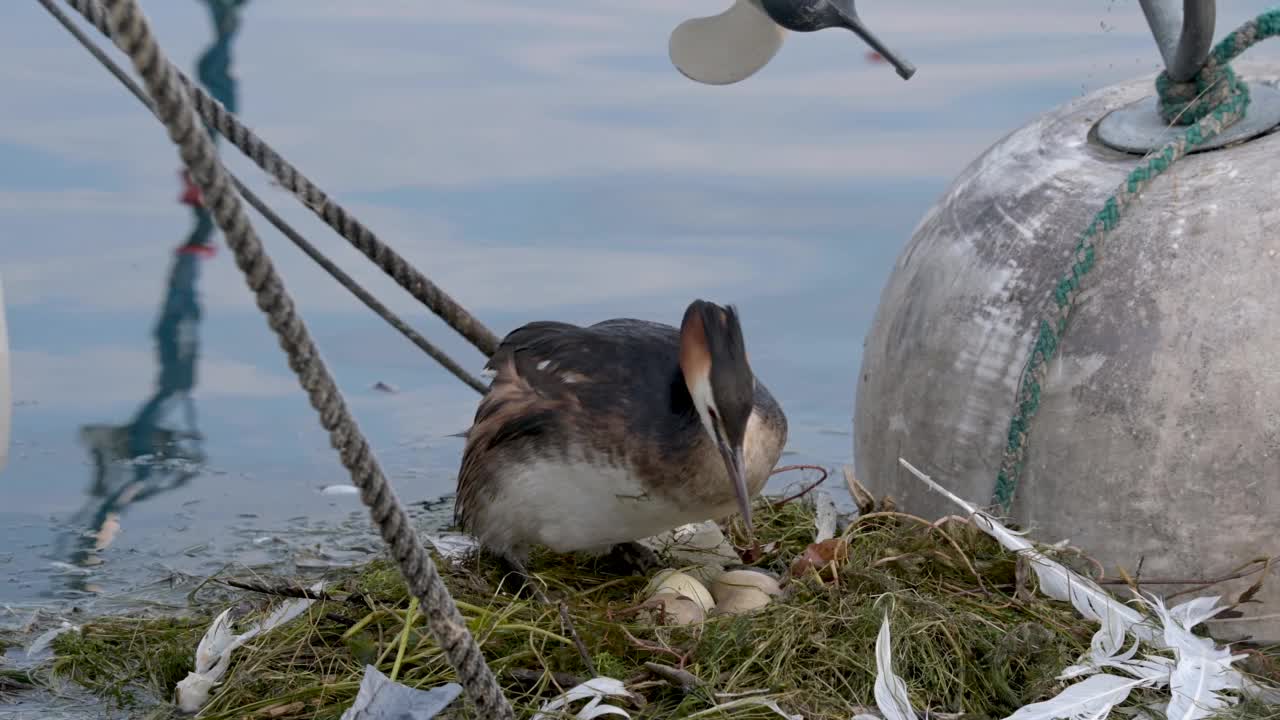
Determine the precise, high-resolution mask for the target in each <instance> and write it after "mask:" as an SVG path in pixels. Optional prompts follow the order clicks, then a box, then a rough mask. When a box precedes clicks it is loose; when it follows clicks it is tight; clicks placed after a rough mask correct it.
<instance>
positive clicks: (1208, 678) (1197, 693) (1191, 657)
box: [1142, 596, 1245, 720]
mask: <svg viewBox="0 0 1280 720" xmlns="http://www.w3.org/2000/svg"><path fill="white" fill-rule="evenodd" d="M1142 599H1143V601H1144V602H1146V603H1147V604H1148V605H1149V606H1150V607H1151V608H1152V609H1153V610H1154V611H1155V613H1156V615H1157V616H1159V618H1160V620H1161V623H1162V624H1163V625H1164V636H1163V639H1164V643H1165V645H1167V646H1168V647H1170V648H1171V649H1172V650H1173V653H1174V658H1175V660H1174V663H1175V664H1174V667H1173V669H1172V672H1171V673H1170V675H1169V694H1170V695H1171V696H1172V697H1171V698H1170V700H1169V704H1168V706H1167V707H1166V709H1165V717H1166V718H1167V720H1201V719H1202V718H1206V717H1209V716H1210V715H1213V714H1215V713H1216V712H1217V711H1219V710H1221V709H1223V708H1226V707H1229V706H1231V705H1234V704H1235V703H1236V702H1238V700H1239V698H1237V697H1235V696H1233V695H1224V694H1222V691H1224V690H1241V689H1243V687H1244V676H1243V675H1241V674H1240V671H1238V670H1236V669H1235V668H1233V667H1231V664H1232V663H1234V662H1235V661H1237V660H1241V659H1243V658H1244V657H1245V656H1244V655H1232V654H1231V651H1230V650H1229V649H1228V648H1219V647H1218V646H1217V645H1216V644H1215V643H1214V642H1213V640H1212V639H1211V638H1206V637H1200V636H1198V635H1195V634H1194V633H1192V632H1191V628H1193V627H1195V626H1196V624H1198V623H1200V622H1203V621H1204V620H1207V619H1209V618H1211V617H1213V616H1214V615H1217V614H1218V613H1220V612H1222V611H1223V610H1226V609H1227V608H1226V607H1225V606H1219V605H1217V601H1218V598H1217V597H1209V598H1196V599H1194V600H1190V601H1187V602H1185V603H1182V604H1181V605H1178V606H1177V607H1174V608H1173V609H1169V608H1166V607H1165V606H1164V603H1163V602H1162V601H1161V600H1160V598H1158V597H1155V596H1151V597H1150V598H1142Z"/></svg>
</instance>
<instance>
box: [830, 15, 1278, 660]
mask: <svg viewBox="0 0 1280 720" xmlns="http://www.w3.org/2000/svg"><path fill="white" fill-rule="evenodd" d="M1179 4H1180V3H1179ZM1201 4H1204V3H1201ZM1208 4H1209V5H1212V3H1208ZM1157 5H1159V7H1157ZM1144 9H1145V10H1147V11H1148V12H1147V17H1148V20H1149V21H1150V22H1151V25H1152V30H1153V33H1154V34H1155V36H1156V39H1157V42H1158V43H1160V46H1161V48H1162V51H1164V57H1165V60H1166V64H1167V65H1168V66H1169V68H1170V70H1171V71H1172V70H1173V69H1175V68H1174V66H1175V65H1176V64H1177V63H1183V65H1184V66H1183V67H1181V71H1186V67H1185V64H1186V63H1187V62H1190V63H1191V75H1194V74H1195V71H1196V68H1198V67H1200V63H1203V62H1204V58H1205V53H1207V52H1208V47H1209V43H1206V42H1203V37H1200V40H1199V41H1198V46H1199V47H1201V48H1202V49H1201V50H1200V54H1199V56H1198V58H1197V57H1195V53H1194V52H1191V51H1187V50H1180V49H1179V48H1178V47H1176V46H1177V45H1178V43H1179V42H1182V43H1191V44H1192V45H1196V44H1197V43H1196V42H1192V40H1195V37H1194V36H1197V35H1199V36H1203V35H1204V33H1205V32H1206V30H1205V28H1204V26H1203V25H1200V26H1198V27H1192V26H1190V25H1188V24H1190V23H1192V22H1203V21H1204V20H1203V18H1200V19H1193V18H1191V17H1190V16H1188V17H1187V18H1186V20H1187V23H1188V24H1184V23H1182V18H1181V16H1180V15H1178V14H1176V13H1173V14H1174V15H1175V17H1174V20H1177V22H1176V23H1174V22H1169V17H1170V12H1171V11H1169V7H1168V4H1167V3H1156V2H1154V1H1152V2H1144ZM1157 11H1163V12H1164V15H1161V13H1160V12H1157ZM1212 21H1213V19H1212V12H1210V13H1209V19H1208V29H1207V33H1208V35H1210V36H1212V33H1213V28H1212ZM1171 28H1172V29H1171ZM1178 30H1181V37H1180V38H1179V37H1178V36H1177V31H1178ZM1171 33H1173V35H1172V38H1173V39H1172V41H1170V37H1171ZM1189 37H1190V39H1189ZM1171 43H1172V44H1171ZM1188 54H1189V55H1190V56H1191V59H1190V61H1188V60H1187V57H1188ZM1232 65H1233V66H1234V69H1235V72H1236V74H1237V75H1238V76H1239V77H1240V78H1241V79H1243V80H1244V81H1246V83H1247V85H1248V87H1249V89H1250V93H1251V97H1252V98H1253V100H1254V102H1253V103H1251V105H1250V106H1249V109H1248V111H1247V114H1246V117H1245V119H1244V120H1241V121H1240V123H1247V124H1244V125H1241V126H1240V127H1239V128H1237V129H1236V130H1235V131H1234V132H1235V133H1236V135H1235V137H1234V138H1232V140H1233V142H1234V143H1235V144H1226V145H1222V144H1218V145H1216V146H1215V145H1214V144H1212V143H1208V144H1206V146H1205V147H1203V148H1199V150H1202V151H1199V152H1195V153H1193V154H1189V155H1187V156H1186V157H1185V158H1183V159H1181V160H1180V161H1178V162H1177V163H1176V164H1174V165H1173V166H1172V167H1171V168H1170V169H1169V170H1168V171H1166V172H1165V173H1164V174H1163V175H1162V176H1160V177H1159V178H1158V179H1157V180H1156V181H1154V182H1152V183H1151V184H1150V185H1149V186H1148V187H1147V188H1146V189H1145V191H1144V192H1143V194H1142V195H1141V197H1140V199H1139V201H1138V202H1137V203H1135V204H1133V205H1132V206H1129V207H1127V208H1125V210H1124V216H1123V219H1122V221H1121V222H1119V224H1118V225H1117V226H1116V227H1115V228H1114V229H1113V230H1112V231H1111V232H1110V233H1108V236H1107V239H1106V241H1105V244H1104V245H1103V246H1101V248H1100V250H1099V252H1098V254H1097V258H1096V264H1095V266H1094V267H1093V269H1092V270H1091V272H1090V273H1089V276H1088V279H1087V280H1086V281H1085V282H1084V284H1083V291H1082V293H1081V294H1080V295H1079V296H1078V300H1077V304H1076V306H1075V311H1074V315H1073V317H1072V319H1071V321H1070V324H1069V326H1068V329H1067V330H1066V331H1065V334H1064V336H1063V338H1062V340H1061V342H1060V343H1059V344H1058V346H1057V351H1056V353H1057V354H1056V356H1055V357H1053V359H1052V360H1051V362H1050V363H1049V364H1048V365H1047V366H1046V368H1047V375H1046V376H1045V379H1044V382H1043V385H1042V391H1041V396H1040V403H1039V410H1038V413H1037V414H1036V417H1035V420H1034V422H1033V424H1032V425H1031V427H1030V431H1029V433H1028V435H1027V437H1028V438H1029V441H1028V443H1027V445H1026V454H1025V464H1024V465H1023V466H1022V470H1021V473H1020V477H1019V480H1018V483H1017V488H1016V494H1015V495H1014V497H1013V501H1012V505H1011V509H1010V513H1009V514H1010V516H1011V518H1012V519H1013V520H1014V521H1016V522H1018V523H1020V524H1021V525H1023V526H1024V527H1026V528H1028V529H1029V530H1030V531H1031V533H1032V536H1033V537H1034V538H1035V539H1037V540H1040V541H1043V542H1055V541H1058V540H1068V541H1069V542H1070V543H1071V545H1073V546H1076V547H1079V548H1081V549H1083V550H1084V551H1085V552H1086V553H1088V554H1089V555H1091V556H1093V557H1095V558H1097V559H1098V560H1099V561H1101V562H1102V563H1103V565H1104V566H1105V568H1106V571H1107V573H1108V575H1109V576H1110V577H1116V572H1117V569H1118V568H1120V567H1124V568H1125V569H1127V570H1128V571H1129V572H1130V573H1133V572H1134V571H1136V570H1137V568H1138V567H1139V566H1141V577H1142V579H1144V587H1145V588H1146V589H1148V590H1150V591H1153V592H1158V593H1168V592H1174V591H1179V590H1185V589H1187V587H1188V586H1187V585H1185V584H1180V585H1172V584H1155V583H1154V581H1158V580H1188V579H1197V578H1216V577H1220V576H1223V575H1227V574H1229V573H1231V572H1232V571H1233V570H1235V569H1236V568H1237V567H1238V566H1240V565H1243V564H1245V563H1247V562H1248V561H1250V560H1252V559H1254V558H1257V557H1260V556H1275V555H1280V359H1278V358H1280V320H1278V319H1280V207H1278V206H1277V201H1276V198H1277V197H1280V134H1277V133H1276V132H1275V129H1276V126H1277V125H1278V124H1280V103H1278V102H1273V101H1275V100H1276V98H1280V92H1277V90H1276V86H1277V84H1278V82H1280V64H1276V63H1257V62H1253V63H1251V62H1248V61H1247V60H1240V61H1236V62H1234V63H1232ZM1154 79H1155V78H1154V77H1151V76H1149V77H1143V78H1138V79H1135V80H1131V81H1128V82H1123V83H1120V84H1117V85H1113V86H1110V87H1107V88H1103V89H1101V90H1098V91H1096V92H1093V93H1091V94H1089V95H1087V96H1085V97H1082V98H1079V99H1076V100H1073V101H1071V102H1068V103H1066V104H1065V105H1062V106H1060V107H1058V108H1056V109H1054V110H1052V111H1050V112H1048V113H1045V114H1044V115H1042V116H1040V117H1039V118H1037V119H1035V120H1034V121H1032V122H1030V123H1029V124H1027V125H1026V126H1024V127H1022V128H1020V129H1018V130H1016V131H1014V132H1012V133H1010V134H1009V135H1008V136H1006V137H1005V138H1004V139H1002V140H1001V141H999V142H998V143H996V144H995V145H993V146H992V147H991V148H989V149H988V150H987V151H986V152H985V153H984V154H983V155H982V156H980V157H979V158H977V159H976V160H975V161H974V162H973V163H972V164H971V165H970V166H969V167H968V168H966V169H965V170H964V171H963V172H962V173H961V174H960V175H959V177H957V178H956V180H955V181H954V183H953V184H952V186H951V187H950V188H949V189H948V191H947V192H946V194H945V195H944V196H943V197H942V198H941V199H940V200H939V201H938V202H937V204H936V205H935V206H934V207H933V208H932V209H931V210H930V211H929V212H928V213H927V214H926V215H925V217H924V219H923V220H922V222H921V223H920V225H919V226H918V228H917V230H916V231H915V233H914V235H913V236H912V238H911V239H910V241H909V242H908V243H907V245H906V247H905V249H904V250H903V251H902V253H901V255H900V256H899V258H898V261H897V264H896V266H895V268H894V270H893V272H892V274H891V277H890V278H889V280H888V283H887V285H886V287H885V288H884V291H883V294H882V296H881V300H880V306H879V309H878V311H877V314H876V316H875V319H874V321H873V325H872V328H871V330H870V332H869V334H868V336H867V338H866V344H865V351H864V355H863V364H862V370H861V375H860V377H859V379H858V389H857V399H856V409H855V419H854V453H855V461H856V468H857V473H858V477H859V479H860V480H861V481H862V482H864V483H865V484H866V485H868V486H869V487H871V488H872V489H873V490H874V491H875V492H877V493H885V494H891V495H893V496H894V497H895V498H896V499H897V501H898V503H899V506H900V507H902V508H904V509H905V510H906V511H908V512H912V513H917V514H920V515H924V516H926V517H940V516H942V515H946V514H950V513H952V512H954V511H955V507H954V506H953V505H951V504H950V502H949V501H948V500H946V499H944V498H942V497H940V496H938V495H936V494H934V493H932V492H931V491H929V490H928V489H926V488H925V487H924V486H922V485H921V484H919V483H918V482H917V481H916V480H915V479H914V478H911V477H910V476H909V475H908V474H907V472H906V471H905V470H903V469H902V468H900V466H899V465H898V458H899V457H902V458H905V459H906V460H908V461H910V462H911V463H912V464H914V465H916V466H917V467H919V468H920V469H921V470H923V471H924V472H926V473H929V474H931V475H932V476H933V477H934V478H935V479H937V480H939V481H940V482H942V483H943V484H945V485H946V486H948V487H949V488H951V489H952V490H954V491H955V492H956V493H957V494H958V495H961V496H963V497H965V498H967V499H970V500H973V501H975V502H976V503H977V504H979V505H987V504H988V503H990V502H991V499H992V497H993V491H994V486H995V481H996V477H997V473H998V471H999V469H1000V466H1001V461H1002V453H1003V452H1004V451H1005V449H1006V445H1007V443H1008V439H1009V437H1010V419H1011V417H1012V415H1013V413H1014V411H1015V396H1016V394H1017V392H1018V388H1019V385H1020V382H1021V375H1022V371H1023V368H1024V365H1025V364H1026V362H1027V359H1028V357H1029V356H1030V351H1031V348H1032V343H1033V341H1034V339H1035V337H1036V333H1037V327H1038V326H1039V323H1040V322H1041V320H1042V319H1043V318H1044V317H1045V315H1046V314H1047V313H1048V312H1049V310H1050V309H1051V308H1052V307H1053V303H1054V299H1053V293H1054V290H1055V288H1056V287H1057V286H1058V283H1059V281H1060V279H1061V278H1062V276H1063V273H1064V272H1065V271H1066V270H1067V268H1068V267H1069V265H1070V264H1071V261H1072V253H1073V249H1074V247H1075V244H1076V240H1077V237H1078V236H1079V235H1080V232H1081V231H1082V230H1083V229H1084V228H1085V227H1086V226H1087V225H1088V224H1089V222H1090V220H1091V219H1092V218H1093V217H1094V215H1095V213H1097V212H1098V209H1099V207H1100V206H1101V205H1102V204H1103V202H1104V201H1105V200H1106V198H1107V197H1108V196H1110V195H1111V194H1112V193H1113V192H1115V190H1116V187H1117V186H1118V184H1119V183H1120V182H1121V181H1122V180H1124V179H1125V178H1126V177H1127V176H1128V175H1129V173H1130V172H1131V171H1132V170H1133V169H1134V168H1135V167H1136V166H1137V165H1138V164H1139V162H1140V160H1141V158H1140V156H1139V155H1135V154H1133V153H1132V152H1126V151H1125V150H1136V151H1139V152H1141V151H1144V150H1149V149H1152V148H1155V147H1158V146H1159V145H1160V143H1162V142H1164V140H1165V139H1167V138H1166V137H1165V136H1163V135H1162V134H1161V133H1163V132H1164V131H1163V129H1162V128H1161V124H1160V123H1158V122H1157V123H1155V125H1156V126H1157V130H1159V131H1160V132H1157V133H1155V134H1154V135H1153V134H1150V133H1149V134H1147V135H1146V136H1144V135H1143V134H1142V133H1143V132H1144V130H1143V126H1142V123H1146V126H1145V127H1151V125H1152V120H1151V118H1150V117H1145V116H1144V115H1143V113H1144V112H1150V111H1151V108H1152V107H1153V104H1152V101H1151V100H1150V99H1149V98H1150V96H1152V94H1153V82H1154ZM1143 108H1146V110H1144V109H1143ZM1157 120H1158V119H1157ZM1117 148H1121V149H1117ZM1273 572H1274V571H1273ZM1258 577H1259V575H1258V574H1256V573H1255V574H1253V575H1250V576H1249V577H1247V578H1244V579H1240V580H1235V581H1232V582H1227V583H1223V584H1220V585H1215V586H1214V587H1212V588H1210V589H1209V590H1207V591H1205V592H1202V593H1198V594H1217V595H1221V596H1222V597H1223V599H1224V601H1226V602H1233V601H1235V599H1236V598H1237V597H1238V596H1239V594H1240V593H1241V592H1242V591H1243V590H1245V589H1246V588H1247V587H1249V586H1250V585H1251V584H1252V583H1254V582H1255V581H1256V580H1257V579H1258ZM1190 596H1193V595H1183V596H1182V598H1183V599H1185V598H1186V597H1190ZM1254 599H1255V600H1257V601H1259V602H1255V603H1250V604H1246V605H1242V606H1241V607H1240V608H1239V610H1240V611H1241V612H1242V613H1243V615H1244V617H1243V618H1236V619H1233V620H1231V621H1230V622H1229V623H1221V624H1213V623H1211V628H1212V630H1213V631H1214V632H1215V634H1216V635H1218V636H1219V637H1220V638H1222V639H1228V640H1229V639H1238V638H1242V637H1246V636H1252V637H1253V638H1254V639H1255V640H1258V641H1262V642H1276V641H1280V578H1276V577H1272V578H1270V579H1269V580H1268V581H1267V582H1266V585H1265V587H1264V589H1263V591H1262V592H1260V593H1259V594H1258V595H1256V596H1255V598H1254ZM1253 617H1256V618H1257V619H1254V620H1251V619H1249V618H1253Z"/></svg>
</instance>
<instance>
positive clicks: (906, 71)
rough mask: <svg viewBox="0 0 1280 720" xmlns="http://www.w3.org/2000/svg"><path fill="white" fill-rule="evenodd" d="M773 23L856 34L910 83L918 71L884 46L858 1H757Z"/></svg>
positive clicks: (810, 29)
mask: <svg viewBox="0 0 1280 720" xmlns="http://www.w3.org/2000/svg"><path fill="white" fill-rule="evenodd" d="M756 1H757V2H759V3H760V6H761V7H762V8H763V9H764V11H765V12H766V13H768V15H769V17H771V18H773V21H774V22H776V23H778V24H779V25H781V26H782V27H784V28H786V29H788V30H792V31H794V32H815V31H817V30H825V29H827V28H845V29H846V30H852V31H853V32H854V33H856V34H857V35H858V37H860V38H862V40H863V42H865V43H867V44H868V45H870V46H871V47H872V48H874V49H875V51H876V52H878V53H880V55H881V56H882V57H884V59H886V60H888V61H889V62H890V63H891V64H892V65H893V67H894V69H896V70H897V71H898V75H900V76H902V79H903V80H907V79H910V77H911V76H912V75H914V74H915V72H916V68H915V66H914V65H912V64H911V63H909V62H907V61H906V60H905V59H904V58H902V57H901V56H899V55H898V54H897V53H895V52H893V51H892V50H890V49H889V48H888V47H886V46H885V44H884V43H882V42H880V39H879V38H877V37H876V36H875V35H874V34H873V33H872V32H871V31H870V30H868V29H867V26H866V25H863V24H862V20H861V19H860V18H859V17H858V11H857V9H856V8H854V5H853V2H854V0H756Z"/></svg>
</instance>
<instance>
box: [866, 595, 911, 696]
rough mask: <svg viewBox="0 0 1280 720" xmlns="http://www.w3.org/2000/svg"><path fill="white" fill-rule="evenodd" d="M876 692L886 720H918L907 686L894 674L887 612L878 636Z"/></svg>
mask: <svg viewBox="0 0 1280 720" xmlns="http://www.w3.org/2000/svg"><path fill="white" fill-rule="evenodd" d="M874 691H875V697H876V706H877V707H879V708H880V713H881V714H882V715H884V718H885V720H916V712H915V710H913V709H912V708H911V698H910V697H909V696H908V695H907V684H906V683H905V682H903V681H902V678H900V677H898V676H897V675H895V674H894V673H893V650H892V647H891V641H890V638H889V614H888V613H887V612H886V613H885V615H884V620H882V621H881V622H880V633H879V634H878V635H877V636H876V683H875V687H874Z"/></svg>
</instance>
